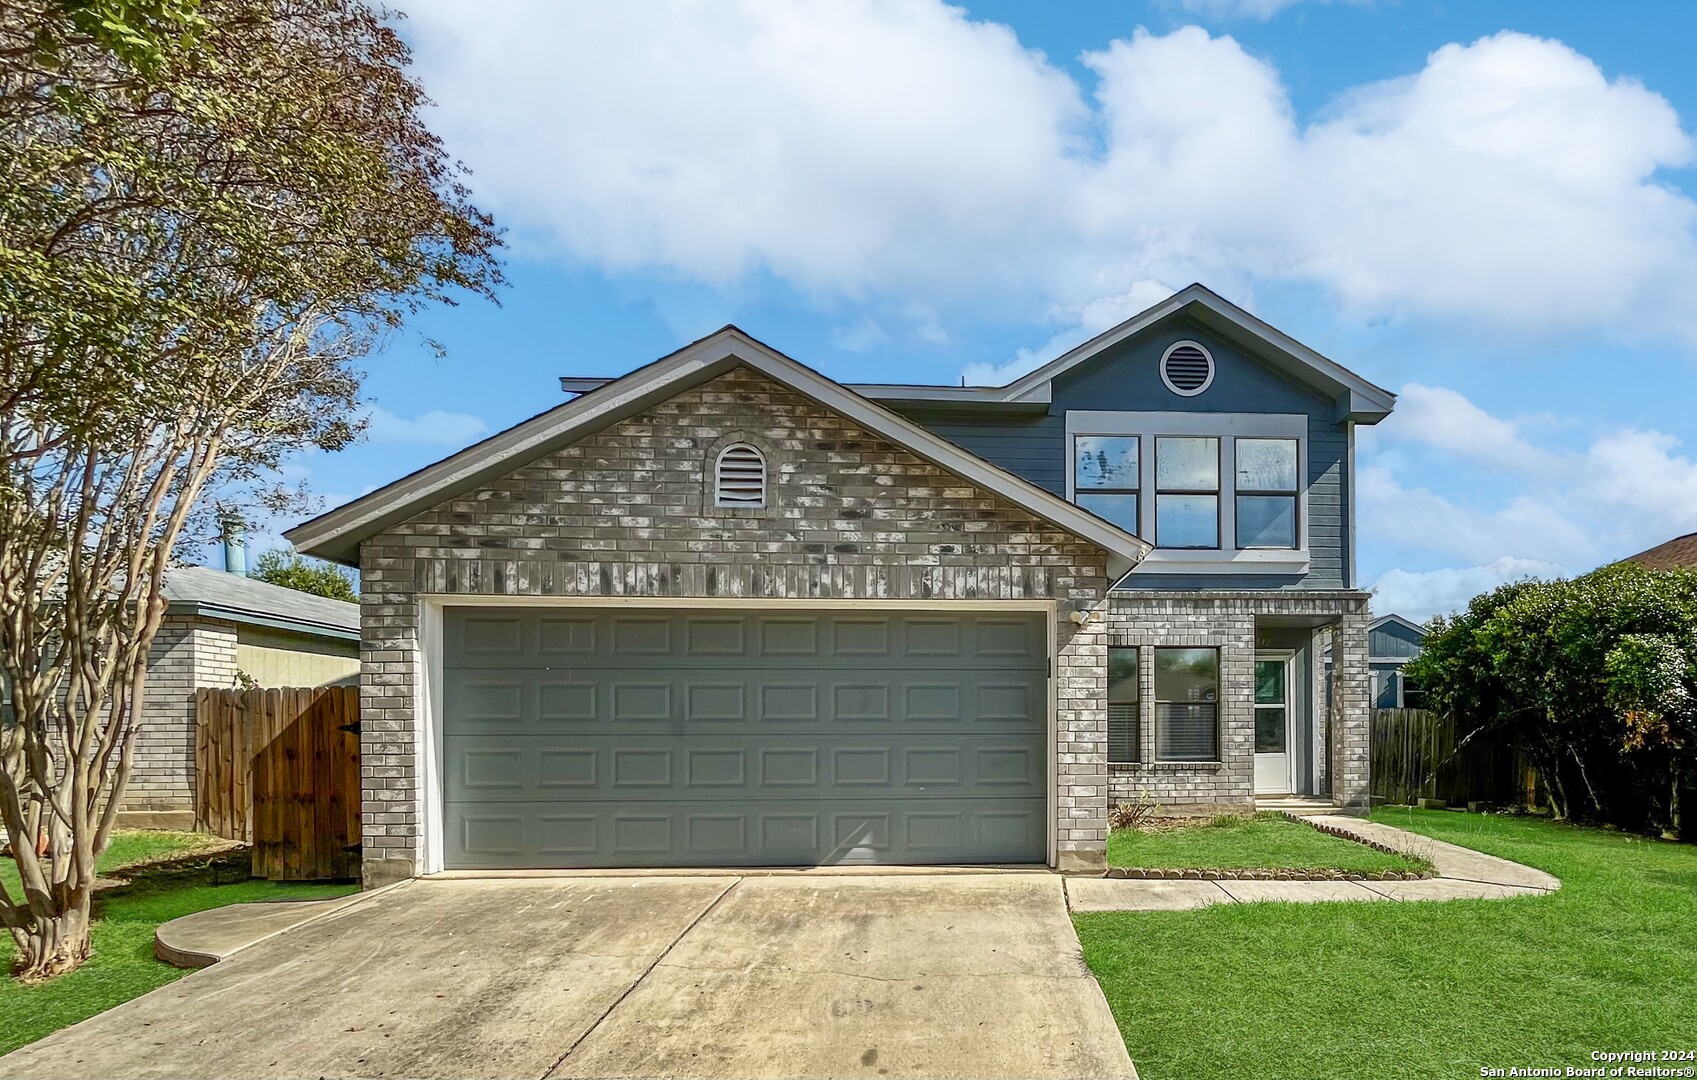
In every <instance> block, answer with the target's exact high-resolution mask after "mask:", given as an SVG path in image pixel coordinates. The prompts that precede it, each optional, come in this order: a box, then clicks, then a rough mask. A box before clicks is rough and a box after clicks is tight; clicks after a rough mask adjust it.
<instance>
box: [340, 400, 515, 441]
mask: <svg viewBox="0 0 1697 1080" xmlns="http://www.w3.org/2000/svg"><path fill="white" fill-rule="evenodd" d="M488 432H489V425H488V424H486V423H484V422H483V418H482V417H478V416H472V415H471V414H470V413H457V412H446V411H444V410H442V409H431V410H430V411H429V412H423V413H419V414H418V415H417V416H414V417H412V418H410V419H409V418H407V417H404V416H397V415H396V414H395V413H392V412H390V411H389V410H388V409H385V408H383V407H382V406H381V405H378V406H376V407H375V408H373V409H372V410H371V425H370V426H369V427H367V428H366V437H367V438H369V439H370V440H371V441H372V442H374V443H398V444H403V445H408V446H433V447H451V448H455V449H458V448H459V447H462V446H467V445H469V444H471V443H474V442H476V441H477V440H478V439H481V438H482V437H483V436H484V435H486V434H488Z"/></svg>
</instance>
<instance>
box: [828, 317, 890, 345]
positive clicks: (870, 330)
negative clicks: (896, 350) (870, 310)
mask: <svg viewBox="0 0 1697 1080" xmlns="http://www.w3.org/2000/svg"><path fill="white" fill-rule="evenodd" d="M889 340H890V335H889V334H888V333H886V332H885V330H884V328H883V327H882V326H879V325H878V322H877V320H876V319H872V318H863V319H857V320H855V322H853V323H851V324H850V325H848V326H839V327H836V328H835V329H833V330H832V331H831V344H833V345H835V346H836V347H837V348H839V349H842V350H843V351H844V352H865V351H866V350H867V349H876V348H877V347H878V346H880V345H884V344H887V343H888V342H889Z"/></svg>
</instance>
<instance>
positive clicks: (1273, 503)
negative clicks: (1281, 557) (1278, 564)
mask: <svg viewBox="0 0 1697 1080" xmlns="http://www.w3.org/2000/svg"><path fill="white" fill-rule="evenodd" d="M1237 546H1238V547H1240V548H1293V547H1295V546H1296V496H1295V495H1239V496H1238V497H1237Z"/></svg>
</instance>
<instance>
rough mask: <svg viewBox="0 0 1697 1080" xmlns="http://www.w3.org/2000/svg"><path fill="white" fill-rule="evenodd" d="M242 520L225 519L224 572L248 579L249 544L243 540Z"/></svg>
mask: <svg viewBox="0 0 1697 1080" xmlns="http://www.w3.org/2000/svg"><path fill="white" fill-rule="evenodd" d="M242 532H243V529H242V522H241V519H240V518H233V517H232V518H225V519H224V570H225V571H226V572H227V573H231V574H236V575H238V576H240V577H247V544H246V542H245V541H244V540H243V539H242Z"/></svg>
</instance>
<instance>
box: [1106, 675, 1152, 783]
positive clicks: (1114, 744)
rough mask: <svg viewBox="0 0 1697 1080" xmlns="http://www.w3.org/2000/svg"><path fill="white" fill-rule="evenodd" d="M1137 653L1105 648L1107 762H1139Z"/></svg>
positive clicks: (1141, 737)
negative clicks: (1106, 658) (1106, 650)
mask: <svg viewBox="0 0 1697 1080" xmlns="http://www.w3.org/2000/svg"><path fill="white" fill-rule="evenodd" d="M1137 703H1138V686H1137V650H1136V649H1135V648H1117V647H1114V648H1109V649H1108V761H1109V762H1110V763H1111V764H1116V765H1123V764H1130V763H1132V762H1137V761H1142V760H1143V732H1142V728H1141V726H1140V724H1139V722H1138V716H1137Z"/></svg>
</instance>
